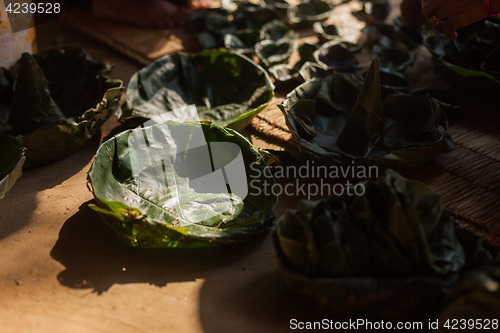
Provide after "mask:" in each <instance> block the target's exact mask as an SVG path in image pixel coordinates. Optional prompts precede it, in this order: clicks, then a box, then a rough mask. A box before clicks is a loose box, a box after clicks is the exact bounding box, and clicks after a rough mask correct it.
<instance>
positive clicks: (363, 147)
mask: <svg viewBox="0 0 500 333" xmlns="http://www.w3.org/2000/svg"><path fill="white" fill-rule="evenodd" d="M385 124H386V120H385V115H384V110H383V108H382V97H381V88H380V73H379V62H378V58H375V59H373V61H372V64H371V66H370V69H369V70H368V74H367V75H366V77H365V81H364V82H363V86H362V87H361V91H360V92H359V95H358V98H357V100H356V104H355V105H354V107H353V108H352V110H351V113H350V114H349V117H348V118H347V121H346V124H345V126H344V129H343V130H342V132H341V133H340V136H339V139H338V145H339V147H340V148H342V149H344V150H345V151H346V152H348V153H349V154H351V155H354V156H360V157H365V156H367V155H368V153H369V152H370V151H371V150H372V149H373V147H374V146H375V145H376V144H377V142H378V141H379V140H380V138H381V137H382V132H383V129H384V126H385Z"/></svg>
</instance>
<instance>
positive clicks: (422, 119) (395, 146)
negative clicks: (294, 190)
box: [278, 60, 453, 168]
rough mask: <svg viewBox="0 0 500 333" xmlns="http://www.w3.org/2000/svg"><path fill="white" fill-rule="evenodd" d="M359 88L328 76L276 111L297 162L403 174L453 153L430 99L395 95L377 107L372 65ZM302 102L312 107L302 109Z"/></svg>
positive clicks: (353, 80) (349, 77) (340, 76)
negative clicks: (295, 148)
mask: <svg viewBox="0 0 500 333" xmlns="http://www.w3.org/2000/svg"><path fill="white" fill-rule="evenodd" d="M361 85H362V81H361V80H360V79H359V77H357V76H355V75H353V74H344V73H337V72H334V73H333V75H332V76H331V77H328V78H326V79H313V80H311V81H308V82H306V83H304V84H302V85H300V86H298V87H297V88H296V89H295V90H294V91H292V92H291V93H290V94H288V95H287V98H286V99H285V100H284V101H283V103H282V104H280V105H278V106H279V108H280V109H281V110H282V112H283V114H284V115H285V119H286V122H287V125H288V127H289V128H290V130H291V132H292V133H293V135H294V138H295V139H296V140H297V142H298V144H299V147H300V151H301V154H302V156H303V158H306V159H315V160H319V161H323V162H326V163H340V164H349V165H350V164H352V163H356V164H368V165H377V166H379V167H382V168H408V167H413V166H417V165H420V164H422V163H425V162H427V161H429V160H430V159H432V158H434V157H435V156H436V155H438V154H439V153H442V152H446V151H449V150H451V149H452V148H453V143H452V141H451V137H450V136H449V135H448V134H447V133H446V129H447V119H446V116H445V114H444V112H443V111H442V110H441V108H440V106H439V104H438V103H437V102H436V101H434V99H432V98H431V97H429V96H422V97H420V98H418V97H415V96H411V95H407V94H398V95H395V96H397V97H392V96H389V97H387V98H386V99H385V100H384V101H383V103H382V106H381V104H380V99H381V97H380V94H381V90H380V89H381V87H380V82H379V77H378V72H377V65H376V60H375V61H374V65H373V67H372V71H371V74H369V75H367V76H366V79H365V81H364V84H363V88H361ZM303 100H305V101H314V103H310V102H308V103H307V109H306V108H305V106H306V105H305V104H304V103H303V102H302V101H303ZM415 119H418V120H419V123H418V124H428V125H429V126H428V127H425V130H426V131H420V132H414V131H413V130H414V129H413V128H411V126H410V124H413V121H414V120H415ZM413 125H415V126H417V125H416V124H413ZM312 133H315V135H312Z"/></svg>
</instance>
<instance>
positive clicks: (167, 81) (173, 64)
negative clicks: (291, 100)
mask: <svg viewBox="0 0 500 333" xmlns="http://www.w3.org/2000/svg"><path fill="white" fill-rule="evenodd" d="M273 89H274V86H273V84H272V83H271V80H270V78H269V76H268V74H267V73H266V72H265V71H264V70H263V69H262V68H261V67H260V66H258V65H256V64H255V63H254V62H253V61H251V60H250V59H248V58H247V57H245V56H242V55H238V54H236V53H233V52H229V51H225V50H207V51H202V52H200V53H197V54H185V53H181V52H179V53H174V54H170V55H167V56H165V57H163V58H161V59H159V60H157V61H155V62H153V63H152V64H150V65H149V66H147V67H145V68H144V69H142V70H141V71H139V72H138V73H136V74H134V75H133V76H132V78H131V80H130V83H129V86H128V88H127V94H126V97H127V106H126V107H124V108H123V113H122V114H121V116H120V119H121V120H122V121H127V120H134V119H136V120H142V121H144V120H147V119H152V118H154V117H156V116H160V115H163V114H165V113H167V112H169V111H172V110H176V109H179V108H182V107H184V106H187V105H191V104H194V105H196V107H197V110H198V115H199V118H200V119H201V120H210V121H212V122H214V123H215V124H217V125H220V126H229V127H231V128H235V129H238V130H239V129H243V128H244V127H245V126H246V125H248V123H249V122H250V120H251V119H252V117H253V116H255V115H256V114H257V113H259V112H260V111H262V110H263V109H264V108H265V107H266V106H267V103H269V101H270V100H271V99H272V97H273V96H274V92H273ZM192 120H196V119H192Z"/></svg>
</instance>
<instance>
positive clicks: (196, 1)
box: [187, 0, 212, 9]
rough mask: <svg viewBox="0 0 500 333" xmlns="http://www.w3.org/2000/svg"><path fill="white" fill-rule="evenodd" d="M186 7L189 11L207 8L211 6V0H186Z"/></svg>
mask: <svg viewBox="0 0 500 333" xmlns="http://www.w3.org/2000/svg"><path fill="white" fill-rule="evenodd" d="M187 6H188V7H189V8H191V9H198V8H209V7H211V6H212V1H211V0H188V1H187Z"/></svg>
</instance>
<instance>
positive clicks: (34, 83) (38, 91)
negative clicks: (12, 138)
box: [8, 53, 64, 135]
mask: <svg viewBox="0 0 500 333" xmlns="http://www.w3.org/2000/svg"><path fill="white" fill-rule="evenodd" d="M16 67H17V68H16V79H15V83H14V94H13V97H12V103H11V105H10V114H9V121H8V123H9V125H10V126H12V128H13V129H14V134H16V135H17V134H23V135H24V134H27V133H30V132H33V131H34V130H36V129H37V128H39V127H43V126H46V125H48V124H50V123H52V122H54V121H58V120H60V119H64V115H63V114H62V112H61V110H60V109H59V107H58V106H57V105H56V103H55V102H54V100H53V99H52V97H51V95H50V91H49V83H48V82H47V79H46V78H45V75H44V73H43V71H42V69H41V68H40V66H39V65H38V63H37V62H36V60H35V59H34V58H33V56H32V55H30V54H29V53H23V55H22V57H21V59H20V60H19V62H18V63H17V64H16Z"/></svg>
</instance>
